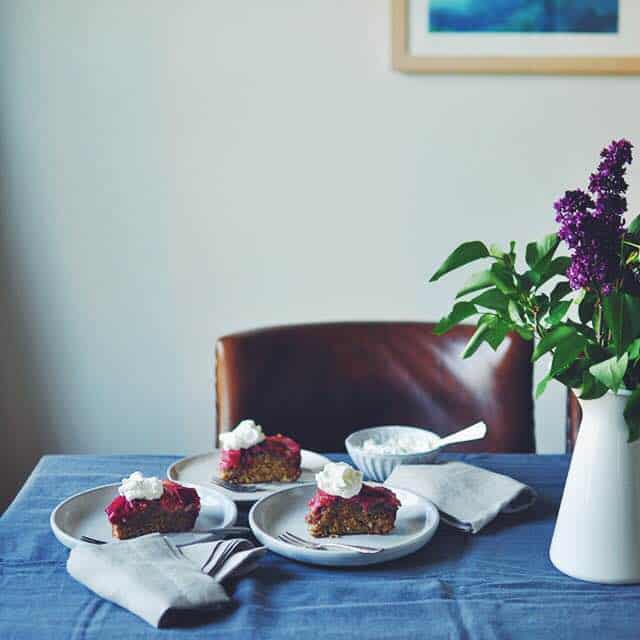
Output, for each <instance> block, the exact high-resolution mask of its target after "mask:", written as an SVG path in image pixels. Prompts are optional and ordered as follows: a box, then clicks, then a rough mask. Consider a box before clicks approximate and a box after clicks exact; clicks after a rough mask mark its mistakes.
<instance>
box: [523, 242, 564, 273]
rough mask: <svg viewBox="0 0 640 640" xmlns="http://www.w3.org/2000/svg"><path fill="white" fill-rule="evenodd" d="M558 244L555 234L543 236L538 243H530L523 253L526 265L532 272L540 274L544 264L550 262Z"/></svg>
mask: <svg viewBox="0 0 640 640" xmlns="http://www.w3.org/2000/svg"><path fill="white" fill-rule="evenodd" d="M559 244H560V239H559V238H558V234H557V233H551V234H549V235H548V236H545V237H544V238H543V239H542V240H540V241H539V242H530V243H529V244H528V245H527V248H526V251H525V259H526V261H527V264H528V265H529V267H530V268H531V269H532V270H533V271H537V272H540V270H541V267H543V266H544V263H545V262H550V261H551V258H552V257H553V254H554V253H555V250H556V249H557V248H558V245H559Z"/></svg>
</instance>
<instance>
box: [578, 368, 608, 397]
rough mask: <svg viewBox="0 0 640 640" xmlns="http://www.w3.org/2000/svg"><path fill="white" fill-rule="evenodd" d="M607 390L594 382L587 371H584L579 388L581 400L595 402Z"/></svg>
mask: <svg viewBox="0 0 640 640" xmlns="http://www.w3.org/2000/svg"><path fill="white" fill-rule="evenodd" d="M607 391H609V389H607V387H605V386H604V385H603V384H602V382H600V381H599V380H596V378H594V377H593V376H592V375H591V374H590V373H589V372H588V371H585V372H584V374H583V378H582V385H581V386H580V392H579V394H580V398H582V399H583V400H595V399H596V398H601V397H602V396H603V395H604V394H605V393H607Z"/></svg>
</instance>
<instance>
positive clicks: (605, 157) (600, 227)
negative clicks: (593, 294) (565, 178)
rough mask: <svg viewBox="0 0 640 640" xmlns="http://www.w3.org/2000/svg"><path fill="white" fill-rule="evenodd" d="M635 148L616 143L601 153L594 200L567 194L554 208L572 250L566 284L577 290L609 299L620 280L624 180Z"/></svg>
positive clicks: (581, 193)
mask: <svg viewBox="0 0 640 640" xmlns="http://www.w3.org/2000/svg"><path fill="white" fill-rule="evenodd" d="M632 147H633V145H632V144H631V143H630V142H628V141H627V140H617V141H613V142H612V143H611V144H610V145H609V146H608V147H606V148H604V149H603V150H602V151H601V153H600V156H601V158H602V160H601V161H600V164H599V165H598V169H597V171H596V172H595V173H592V174H591V176H590V177H589V191H590V194H589V193H585V192H584V191H582V190H580V189H577V190H575V191H567V192H566V193H565V194H564V197H562V198H560V199H559V200H558V201H556V203H555V204H554V208H555V210H556V214H557V215H556V222H559V223H560V230H559V231H558V237H559V238H560V240H563V241H564V242H566V243H567V245H568V246H569V248H570V249H571V250H572V253H571V266H570V267H569V269H568V270H567V278H568V279H569V284H570V285H571V287H572V288H573V289H580V288H581V287H591V288H595V289H598V290H599V291H601V292H602V293H603V294H604V295H607V294H608V293H609V292H610V291H611V289H612V287H613V284H614V282H615V281H616V280H617V279H618V277H619V276H620V241H621V239H622V237H623V235H624V231H625V229H624V220H623V218H622V216H623V215H624V213H625V212H626V210H627V200H626V198H625V197H624V195H623V194H624V193H626V191H627V186H628V185H627V183H626V181H625V179H624V175H625V173H626V171H627V169H626V165H628V164H631V161H632V156H631V149H632Z"/></svg>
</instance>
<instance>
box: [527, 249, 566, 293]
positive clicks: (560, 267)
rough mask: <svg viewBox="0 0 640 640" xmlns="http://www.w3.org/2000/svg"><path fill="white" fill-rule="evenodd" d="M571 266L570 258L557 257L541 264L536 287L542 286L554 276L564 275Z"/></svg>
mask: <svg viewBox="0 0 640 640" xmlns="http://www.w3.org/2000/svg"><path fill="white" fill-rule="evenodd" d="M570 264H571V258H567V257H565V256H559V257H557V258H554V259H553V260H551V262H548V263H543V264H542V266H541V267H540V269H539V271H536V272H535V273H538V279H537V282H536V285H537V286H538V287H540V286H542V285H543V284H544V283H545V282H547V280H551V278H553V277H554V276H560V275H564V274H565V273H566V272H567V269H568V268H569V265H570Z"/></svg>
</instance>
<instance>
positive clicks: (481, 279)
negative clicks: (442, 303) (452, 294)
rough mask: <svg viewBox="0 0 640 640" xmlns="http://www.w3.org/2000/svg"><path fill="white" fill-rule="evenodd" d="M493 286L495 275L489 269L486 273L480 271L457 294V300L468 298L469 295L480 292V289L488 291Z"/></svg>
mask: <svg viewBox="0 0 640 640" xmlns="http://www.w3.org/2000/svg"><path fill="white" fill-rule="evenodd" d="M492 286H493V275H492V274H491V271H489V270H488V269H487V270H486V271H479V272H478V273H474V274H473V275H472V276H471V277H470V278H469V279H468V280H467V282H466V283H465V285H464V287H462V289H460V291H458V293H457V294H456V299H457V298H461V297H462V296H466V295H467V293H473V292H474V291H480V289H486V288H487V287H492Z"/></svg>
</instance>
